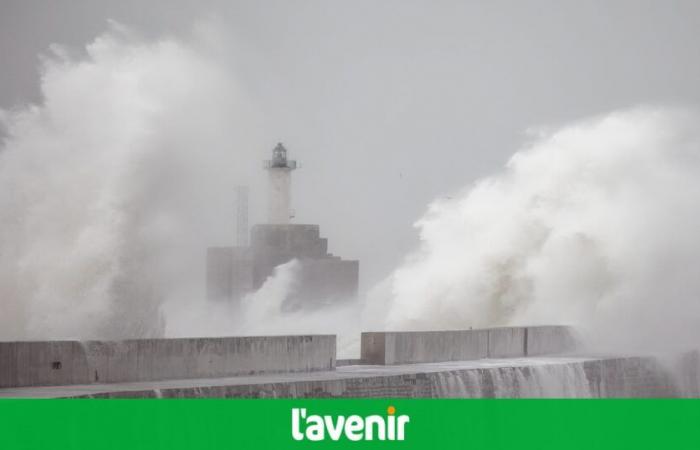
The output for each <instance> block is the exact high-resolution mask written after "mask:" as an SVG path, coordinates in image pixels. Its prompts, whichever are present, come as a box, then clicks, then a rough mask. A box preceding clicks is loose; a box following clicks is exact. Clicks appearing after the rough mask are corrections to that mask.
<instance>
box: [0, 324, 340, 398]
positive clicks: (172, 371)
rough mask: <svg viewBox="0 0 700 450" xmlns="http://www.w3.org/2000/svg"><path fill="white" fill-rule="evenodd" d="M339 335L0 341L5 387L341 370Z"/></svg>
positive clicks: (0, 368) (0, 377) (1, 380)
mask: <svg viewBox="0 0 700 450" xmlns="http://www.w3.org/2000/svg"><path fill="white" fill-rule="evenodd" d="M335 358H336V337H335V336H334V335H310V336H261V337H224V338H185V339H141V340H125V341H47V342H43V341H36V342H0V388H8V387H22V386H52V385H53V386H55V385H69V384H90V383H117V382H129V381H150V380H167V379H184V378H215V377H226V376H235V375H251V374H261V373H276V372H308V371H317V370H332V369H334V368H335Z"/></svg>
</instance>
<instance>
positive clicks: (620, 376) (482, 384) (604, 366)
mask: <svg viewBox="0 0 700 450" xmlns="http://www.w3.org/2000/svg"><path fill="white" fill-rule="evenodd" d="M675 396H678V390H677V388H676V386H675V385H674V383H673V380H672V379H671V377H670V376H669V375H668V374H667V373H666V372H665V371H664V370H663V368H662V367H661V366H660V365H659V364H658V363H657V362H656V361H655V360H653V359H650V358H613V359H596V360H588V361H577V362H567V363H556V364H543V365H524V366H512V367H510V366H509V367H484V368H469V369H458V370H446V371H434V372H422V371H416V372H412V373H402V374H395V375H383V376H367V375H363V374H362V373H358V374H357V376H354V377H345V378H337V377H328V378H327V379H317V380H304V381H294V380H288V381H279V382H268V383H251V384H234V385H217V386H206V385H200V386H197V387H176V388H168V387H161V388H159V389H144V390H138V391H134V390H131V391H121V392H120V391H116V390H115V391H114V392H104V393H100V394H92V395H87V396H86V397H93V398H146V397H162V398H201V397H205V398H206V397H216V398H237V397H241V398H346V397H353V398H364V397H367V398H543V397H545V398H571V397H581V398H598V397H614V398H650V397H675Z"/></svg>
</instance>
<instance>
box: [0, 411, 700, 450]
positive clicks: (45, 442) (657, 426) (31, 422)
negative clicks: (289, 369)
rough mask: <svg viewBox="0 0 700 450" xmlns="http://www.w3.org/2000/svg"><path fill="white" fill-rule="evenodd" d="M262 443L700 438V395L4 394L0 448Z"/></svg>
mask: <svg viewBox="0 0 700 450" xmlns="http://www.w3.org/2000/svg"><path fill="white" fill-rule="evenodd" d="M261 448H274V449H284V448H292V449H294V448H397V449H408V448H416V449H426V448H434V449H452V448H459V449H519V450H520V449H558V450H559V449H586V450H591V449H635V450H638V449H646V448H649V449H666V448H673V449H688V448H700V400H427V399H421V400H407V399H367V400H359V399H354V400H351V399H348V400H335V399H334V400H306V399H301V400H224V399H189V400H170V399H160V400H157V399H153V400H0V449H81V450H82V449H90V450H93V449H95V450H97V449H119V450H132V449H168V450H170V449H261Z"/></svg>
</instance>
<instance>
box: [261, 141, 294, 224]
mask: <svg viewBox="0 0 700 450" xmlns="http://www.w3.org/2000/svg"><path fill="white" fill-rule="evenodd" d="M296 168H297V162H296V161H293V160H290V159H287V149H286V148H284V146H283V145H282V143H279V144H277V146H276V147H275V148H274V149H273V150H272V159H270V160H267V161H265V169H267V172H268V188H267V189H268V191H267V223H270V224H283V225H286V224H288V223H289V219H291V217H292V210H291V192H290V190H291V182H292V170H294V169H296Z"/></svg>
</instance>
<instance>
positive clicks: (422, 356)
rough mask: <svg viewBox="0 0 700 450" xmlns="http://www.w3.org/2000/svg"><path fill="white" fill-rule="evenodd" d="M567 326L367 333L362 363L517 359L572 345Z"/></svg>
mask: <svg viewBox="0 0 700 450" xmlns="http://www.w3.org/2000/svg"><path fill="white" fill-rule="evenodd" d="M573 342H574V341H573V339H572V331H571V329H570V328H568V327H557V326H548V327H503V328H490V329H479V330H448V331H405V332H366V333H362V337H361V344H360V345H361V356H360V358H361V360H362V361H363V362H364V363H365V364H380V365H384V364H386V365H389V364H413V363H431V362H442V361H469V360H476V359H483V358H517V357H523V356H528V355H542V354H552V353H561V352H564V351H567V350H571V349H572V348H573Z"/></svg>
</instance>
